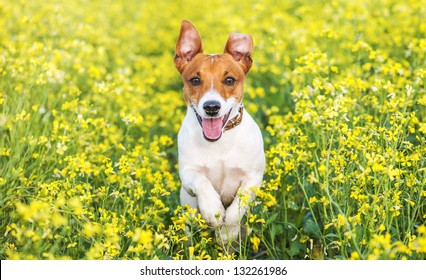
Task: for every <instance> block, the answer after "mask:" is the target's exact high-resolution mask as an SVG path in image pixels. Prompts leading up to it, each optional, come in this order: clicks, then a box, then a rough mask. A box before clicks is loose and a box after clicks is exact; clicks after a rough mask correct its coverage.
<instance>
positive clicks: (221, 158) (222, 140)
mask: <svg viewBox="0 0 426 280" xmlns="http://www.w3.org/2000/svg"><path fill="white" fill-rule="evenodd" d="M252 51H253V39H252V38H251V36H250V35H245V34H236V33H232V34H231V35H230V36H229V38H228V41H227V43H226V45H225V50H224V53H223V54H203V49H202V44H201V37H200V35H199V33H198V31H197V30H196V29H195V27H194V26H193V25H192V24H191V23H190V22H189V21H186V20H183V21H182V23H181V29H180V35H179V39H178V41H177V44H176V55H175V57H174V63H175V66H176V68H177V70H178V71H179V73H180V74H181V76H182V80H183V83H184V87H183V93H184V99H185V101H186V103H187V105H188V108H187V113H186V116H185V118H184V120H183V123H182V127H181V129H180V131H179V135H178V150H179V174H180V178H181V181H182V188H181V191H180V201H181V204H182V205H185V204H187V205H189V206H191V207H193V208H196V209H198V210H199V211H200V213H201V216H202V217H203V219H205V220H206V222H207V224H209V225H210V226H212V227H214V228H215V229H216V234H217V236H218V238H219V240H220V241H222V243H223V244H228V243H230V242H232V241H235V240H236V239H237V237H238V235H239V232H240V220H241V218H242V217H243V216H244V214H245V212H246V210H247V207H248V205H247V201H246V200H245V203H244V202H243V201H242V199H241V198H240V195H239V194H241V193H242V194H248V195H249V197H250V199H253V198H254V191H253V188H260V187H261V184H262V178H263V172H264V169H265V155H264V150H263V139H262V134H261V132H260V129H259V127H258V126H257V124H256V122H255V121H254V120H253V119H252V117H251V116H250V115H249V114H248V113H247V111H246V110H245V109H244V107H243V92H244V80H245V76H246V74H247V72H248V71H249V70H250V67H251V65H252V59H251V57H250V54H251V53H252Z"/></svg>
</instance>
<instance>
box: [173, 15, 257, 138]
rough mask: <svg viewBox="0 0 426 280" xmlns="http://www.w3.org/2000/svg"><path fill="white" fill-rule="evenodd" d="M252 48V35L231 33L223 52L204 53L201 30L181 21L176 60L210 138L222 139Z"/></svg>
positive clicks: (187, 98)
mask: <svg viewBox="0 0 426 280" xmlns="http://www.w3.org/2000/svg"><path fill="white" fill-rule="evenodd" d="M252 51H253V39H252V38H251V36H250V35H246V34H236V33H232V34H231V35H230V36H229V38H228V41H227V42H226V45H225V50H224V53H223V54H219V55H216V54H214V55H206V54H203V48H202V43H201V37H200V34H199V33H198V31H197V30H196V29H195V27H194V26H193V25H192V24H191V23H190V22H189V21H186V20H183V21H182V24H181V29H180V35H179V39H178V41H177V44H176V55H175V58H174V62H175V66H176V68H177V70H178V71H179V72H180V74H181V75H182V79H183V83H184V88H183V92H184V99H185V101H186V103H187V104H188V105H189V106H191V107H193V108H194V111H195V114H196V116H197V118H198V120H199V122H200V125H201V127H202V131H203V135H204V138H206V139H207V140H209V141H216V140H219V138H220V137H221V136H222V132H223V127H224V126H225V125H226V123H227V121H228V118H229V116H230V114H231V111H232V110H233V109H234V110H235V109H237V108H238V107H239V105H240V104H241V101H242V98H243V92H244V79H245V76H246V74H247V72H248V71H249V70H250V68H251V65H252V59H251V57H250V54H251V53H252Z"/></svg>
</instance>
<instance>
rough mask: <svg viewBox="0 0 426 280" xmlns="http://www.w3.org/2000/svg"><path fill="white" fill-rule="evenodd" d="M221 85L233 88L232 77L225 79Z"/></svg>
mask: <svg viewBox="0 0 426 280" xmlns="http://www.w3.org/2000/svg"><path fill="white" fill-rule="evenodd" d="M223 83H224V84H225V85H227V86H233V85H234V84H235V79H234V78H233V77H226V79H225V81H223Z"/></svg>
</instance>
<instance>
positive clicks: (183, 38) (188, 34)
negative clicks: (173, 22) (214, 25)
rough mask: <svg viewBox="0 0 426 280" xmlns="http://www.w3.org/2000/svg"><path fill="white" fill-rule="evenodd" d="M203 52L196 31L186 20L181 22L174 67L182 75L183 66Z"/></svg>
mask: <svg viewBox="0 0 426 280" xmlns="http://www.w3.org/2000/svg"><path fill="white" fill-rule="evenodd" d="M202 52H203V47H202V44H201V37H200V34H199V33H198V31H197V29H195V27H194V26H193V25H192V23H190V22H189V21H187V20H182V23H181V26H180V35H179V39H178V41H177V43H176V54H175V58H174V61H175V66H176V68H177V70H178V71H179V72H180V73H182V72H183V69H184V67H185V65H186V64H187V63H188V62H189V61H191V60H192V59H193V58H194V56H195V55H197V54H198V53H202Z"/></svg>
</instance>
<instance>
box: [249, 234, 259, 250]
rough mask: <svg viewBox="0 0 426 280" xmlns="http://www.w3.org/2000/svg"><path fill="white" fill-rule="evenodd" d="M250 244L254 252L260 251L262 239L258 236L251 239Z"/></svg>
mask: <svg viewBox="0 0 426 280" xmlns="http://www.w3.org/2000/svg"><path fill="white" fill-rule="evenodd" d="M250 242H251V244H252V247H253V250H255V251H257V250H259V244H260V239H259V237H257V236H253V237H250Z"/></svg>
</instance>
